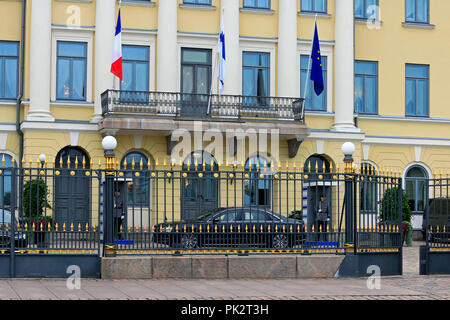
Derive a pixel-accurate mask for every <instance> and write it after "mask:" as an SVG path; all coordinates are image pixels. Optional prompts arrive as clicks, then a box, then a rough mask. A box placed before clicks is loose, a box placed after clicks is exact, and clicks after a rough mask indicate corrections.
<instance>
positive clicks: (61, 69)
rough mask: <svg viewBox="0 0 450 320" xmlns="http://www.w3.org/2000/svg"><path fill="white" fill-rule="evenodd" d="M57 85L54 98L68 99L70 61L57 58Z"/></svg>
mask: <svg viewBox="0 0 450 320" xmlns="http://www.w3.org/2000/svg"><path fill="white" fill-rule="evenodd" d="M57 68H58V75H57V77H58V83H57V88H56V97H57V98H61V99H64V98H66V99H68V98H70V94H71V92H70V59H67V58H58V66H57Z"/></svg>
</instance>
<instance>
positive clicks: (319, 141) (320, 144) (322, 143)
mask: <svg viewBox="0 0 450 320" xmlns="http://www.w3.org/2000/svg"><path fill="white" fill-rule="evenodd" d="M324 146H325V140H322V139H317V140H316V152H317V153H318V154H323V151H324V148H323V147H324Z"/></svg>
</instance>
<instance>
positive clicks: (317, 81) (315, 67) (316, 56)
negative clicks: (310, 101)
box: [311, 23, 324, 96]
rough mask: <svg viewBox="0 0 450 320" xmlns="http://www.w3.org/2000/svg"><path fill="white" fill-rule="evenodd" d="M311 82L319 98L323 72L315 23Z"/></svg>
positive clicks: (321, 90) (322, 87)
mask: <svg viewBox="0 0 450 320" xmlns="http://www.w3.org/2000/svg"><path fill="white" fill-rule="evenodd" d="M311 59H312V66H311V81H313V82H314V91H315V92H316V95H318V96H320V95H321V94H322V92H323V90H324V85H323V72H322V56H321V54H320V43H319V33H318V32H317V23H316V28H315V31H314V41H313V46H312V52H311Z"/></svg>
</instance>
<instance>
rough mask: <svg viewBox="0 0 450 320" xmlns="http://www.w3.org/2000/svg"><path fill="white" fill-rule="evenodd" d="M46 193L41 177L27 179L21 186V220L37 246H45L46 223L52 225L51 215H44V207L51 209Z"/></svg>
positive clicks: (45, 186) (46, 189)
mask: <svg viewBox="0 0 450 320" xmlns="http://www.w3.org/2000/svg"><path fill="white" fill-rule="evenodd" d="M47 195H48V188H47V185H46V184H45V181H44V180H42V179H34V180H29V181H27V182H26V183H25V185H24V187H23V209H24V218H23V222H24V223H27V224H28V228H29V229H28V230H30V231H32V232H31V234H33V237H32V239H33V240H32V241H34V244H37V245H38V247H44V246H45V239H46V233H47V232H46V231H47V228H48V224H49V223H50V224H51V225H53V219H52V217H48V216H44V208H48V209H51V206H50V204H49V203H48V201H47ZM33 225H34V226H35V229H34V230H33V229H32V228H33Z"/></svg>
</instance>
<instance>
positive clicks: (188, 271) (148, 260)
mask: <svg viewBox="0 0 450 320" xmlns="http://www.w3.org/2000/svg"><path fill="white" fill-rule="evenodd" d="M344 258H345V256H343V255H321V256H294V255H267V256H181V257H177V256H135V257H114V258H102V263H101V277H102V278H103V279H282V278H283V279H286V278H292V279H295V278H333V277H335V275H336V273H337V271H338V270H339V268H340V266H341V264H342V262H343V260H344Z"/></svg>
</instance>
